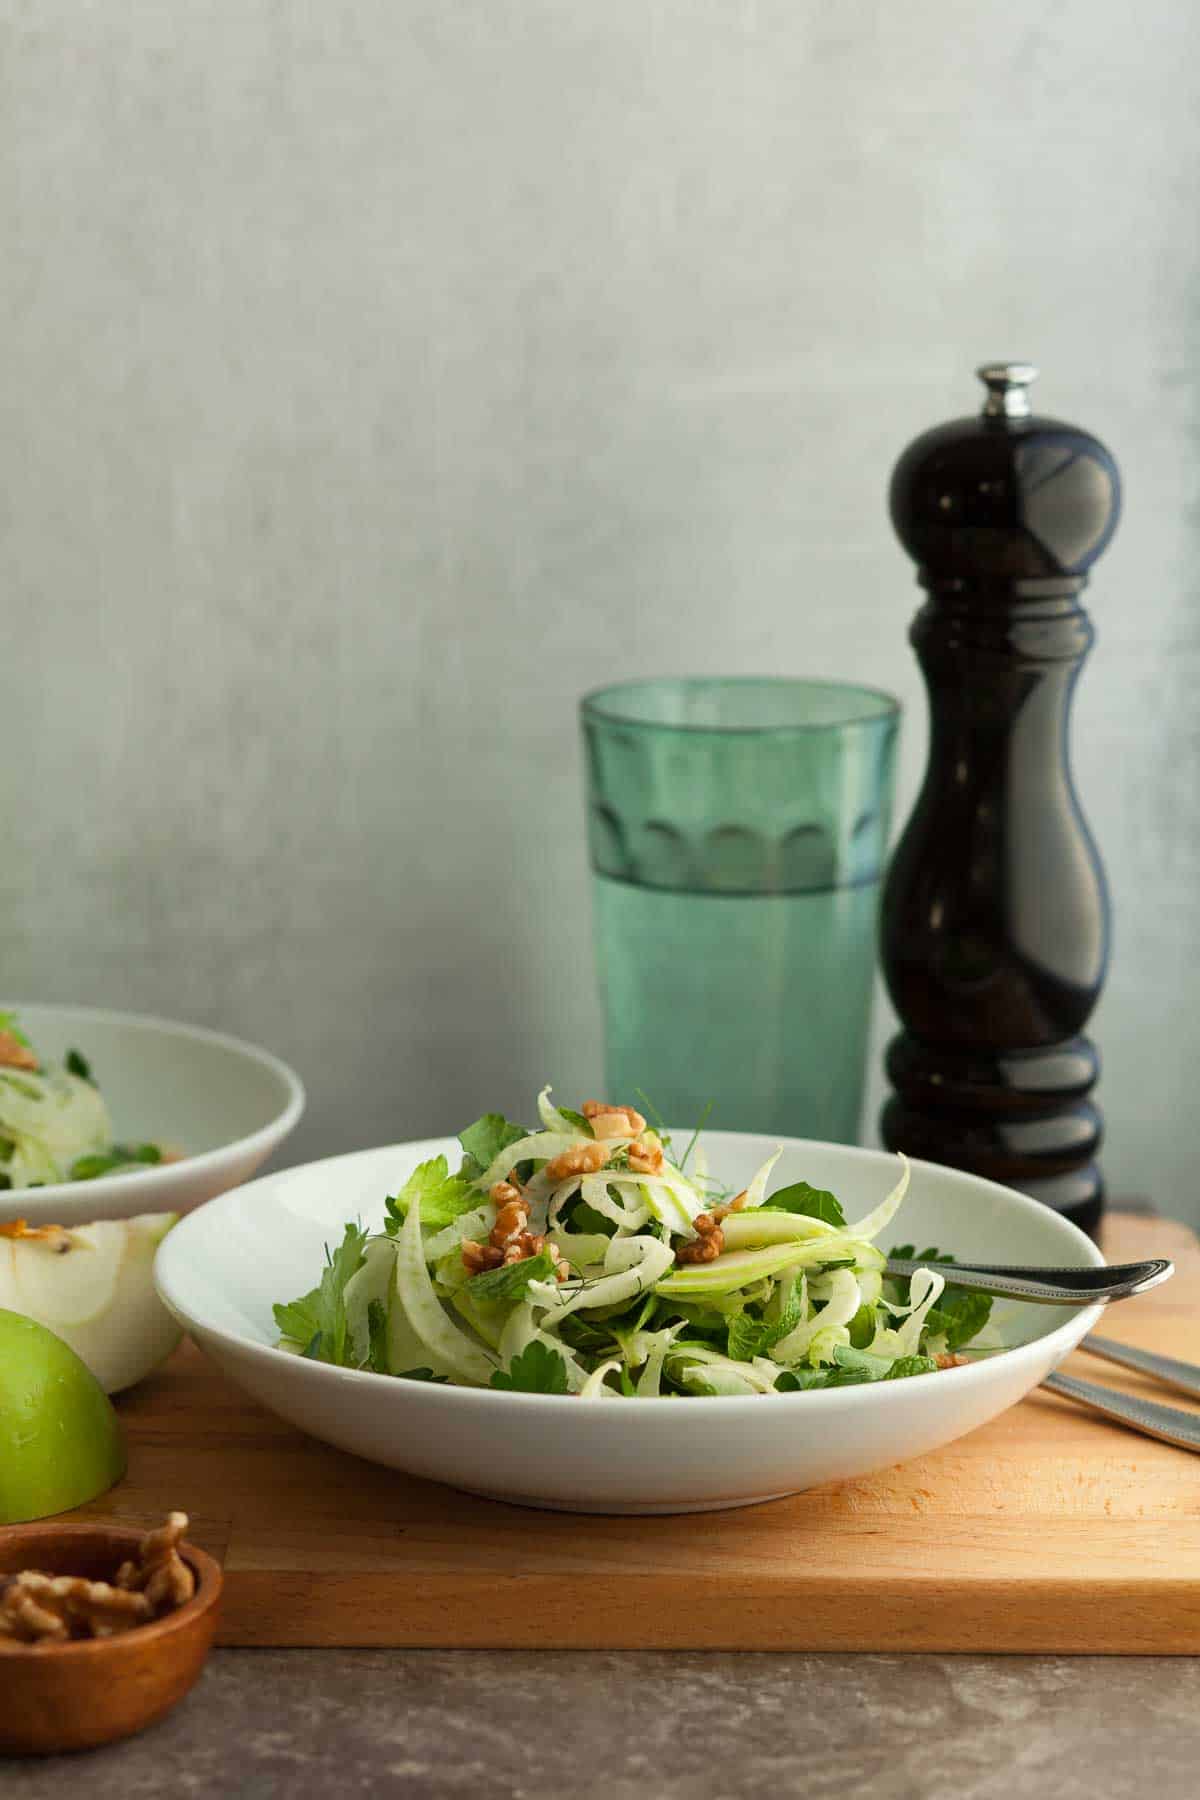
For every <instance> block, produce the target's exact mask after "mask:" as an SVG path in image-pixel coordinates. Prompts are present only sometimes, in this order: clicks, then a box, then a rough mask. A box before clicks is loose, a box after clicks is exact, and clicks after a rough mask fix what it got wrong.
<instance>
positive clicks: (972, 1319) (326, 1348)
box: [274, 1088, 991, 1399]
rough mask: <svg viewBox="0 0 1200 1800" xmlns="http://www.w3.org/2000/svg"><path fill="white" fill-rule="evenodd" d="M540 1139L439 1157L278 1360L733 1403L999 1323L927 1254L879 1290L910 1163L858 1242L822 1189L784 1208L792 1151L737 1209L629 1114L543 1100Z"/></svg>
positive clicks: (891, 1364)
mask: <svg viewBox="0 0 1200 1800" xmlns="http://www.w3.org/2000/svg"><path fill="white" fill-rule="evenodd" d="M538 1120H539V1124H538V1127H537V1128H536V1129H531V1128H528V1127H526V1126H524V1125H515V1124H512V1123H510V1121H509V1120H507V1119H505V1118H504V1117H503V1116H502V1115H501V1114H499V1113H488V1114H486V1115H485V1117H483V1118H482V1119H478V1120H477V1121H476V1122H475V1124H474V1125H470V1126H468V1127H467V1129H466V1130H465V1131H463V1132H461V1133H460V1136H459V1141H460V1143H461V1145H462V1160H461V1163H460V1165H459V1167H458V1168H457V1169H455V1170H454V1171H453V1172H451V1169H450V1166H449V1164H448V1162H447V1160H446V1158H445V1157H444V1156H437V1157H434V1158H433V1159H432V1160H431V1161H429V1162H425V1163H422V1164H421V1165H420V1167H419V1168H417V1169H416V1170H414V1172H413V1174H412V1175H411V1176H410V1177H409V1179H408V1181H407V1182H405V1184H404V1186H403V1188H402V1189H401V1190H400V1192H399V1193H398V1194H393V1195H391V1196H390V1197H389V1198H388V1200H387V1208H386V1220H385V1223H384V1226H383V1229H382V1230H381V1231H380V1232H378V1233H374V1232H369V1231H366V1230H364V1229H363V1227H362V1226H361V1225H360V1224H348V1225H347V1226H346V1227H345V1233H344V1236H343V1239H342V1242H341V1243H340V1244H339V1245H337V1246H336V1248H330V1247H328V1246H327V1247H326V1251H325V1258H326V1266H325V1268H324V1271H323V1272H322V1274H321V1279H320V1281H319V1283H318V1285H317V1286H316V1287H314V1288H313V1289H312V1290H311V1292H309V1293H307V1294H305V1295H303V1296H302V1297H301V1298H300V1299H297V1300H292V1301H289V1302H287V1303H286V1304H280V1305H277V1306H276V1307H275V1309H274V1311H275V1322H276V1325H277V1326H278V1329H279V1332H280V1347H281V1348H283V1349H286V1350H291V1351H293V1352H295V1353H297V1354H299V1355H301V1356H306V1357H310V1358H315V1359H316V1360H318V1361H321V1362H328V1363H336V1364H338V1365H340V1366H342V1367H345V1368H353V1369H367V1370H373V1371H374V1372H375V1373H376V1374H381V1375H392V1376H399V1377H401V1378H403V1379H406V1380H410V1381H440V1382H450V1383H453V1384H455V1385H457V1386H465V1387H493V1388H501V1389H508V1390H510V1391H514V1390H515V1391H519V1392H524V1393H541V1394H579V1395H582V1396H583V1397H584V1398H585V1399H599V1398H605V1397H609V1396H612V1397H619V1396H622V1395H624V1396H627V1397H629V1398H634V1399H647V1398H655V1397H659V1396H667V1395H678V1396H681V1397H686V1396H698V1395H738V1396H743V1395H751V1394H771V1393H781V1392H783V1393H786V1392H793V1391H796V1390H800V1389H808V1388H829V1387H845V1386H851V1385H856V1384H859V1383H863V1382H871V1381H894V1380H897V1379H899V1378H901V1377H906V1376H911V1375H923V1374H927V1373H931V1372H933V1371H934V1370H936V1369H938V1368H941V1367H945V1366H947V1365H948V1364H950V1363H953V1362H960V1361H963V1360H965V1359H964V1357H963V1356H962V1354H961V1352H962V1347H963V1345H965V1344H966V1343H968V1342H969V1341H971V1340H972V1339H974V1338H975V1337H976V1336H977V1334H978V1333H979V1332H980V1331H981V1330H982V1329H983V1327H984V1326H985V1325H986V1324H987V1321H988V1315H989V1312H990V1308H991V1301H990V1300H989V1299H988V1298H987V1297H986V1296H985V1295H980V1294H975V1293H968V1292H967V1291H966V1290H965V1289H962V1288H955V1286H954V1285H953V1282H952V1281H948V1280H947V1274H946V1265H947V1264H949V1263H951V1262H952V1261H953V1259H952V1258H950V1257H946V1256H943V1255H941V1254H940V1253H939V1252H938V1251H936V1250H928V1251H924V1252H922V1253H921V1257H920V1259H919V1260H920V1261H921V1262H922V1263H923V1264H928V1266H926V1267H922V1268H920V1269H919V1270H918V1271H917V1272H916V1273H915V1274H914V1275H913V1277H912V1279H911V1281H898V1280H893V1279H892V1278H890V1277H888V1276H887V1275H886V1274H885V1269H884V1265H885V1258H884V1255H883V1253H882V1252H881V1251H880V1250H879V1249H878V1248H877V1246H876V1240H877V1238H878V1237H879V1235H880V1233H881V1232H882V1231H884V1230H885V1229H886V1228H887V1226H889V1225H890V1224H891V1221H892V1219H893V1217H894V1216H895V1214H896V1212H897V1209H898V1208H899V1206H900V1204H901V1202H902V1200H903V1199H904V1195H905V1193H906V1191H907V1188H908V1183H909V1169H908V1164H907V1162H905V1160H904V1158H903V1157H901V1158H900V1164H901V1171H900V1176H899V1179H898V1181H897V1182H896V1185H895V1186H894V1187H893V1188H892V1190H891V1192H890V1193H889V1194H887V1195H886V1196H884V1197H883V1198H882V1199H881V1200H880V1202H879V1204H878V1205H877V1206H876V1207H875V1208H874V1209H873V1210H872V1211H871V1212H869V1213H868V1214H867V1215H866V1217H865V1218H861V1219H857V1220H855V1221H854V1222H852V1223H849V1224H848V1223H847V1221H846V1218H845V1216H844V1214H843V1211H842V1207H841V1205H840V1203H839V1201H838V1200H837V1198H836V1196H835V1195H834V1194H832V1193H830V1192H829V1191H828V1190H826V1189H822V1188H815V1187H811V1186H809V1184H808V1183H807V1182H804V1181H800V1182H791V1183H789V1184H788V1185H787V1186H785V1187H781V1188H776V1189H772V1187H771V1177H772V1173H773V1171H774V1168H775V1165H776V1163H777V1162H778V1160H779V1156H780V1155H781V1154H782V1152H781V1151H777V1152H776V1154H775V1155H774V1156H772V1157H770V1158H769V1159H768V1160H767V1161H766V1162H765V1163H764V1164H763V1165H762V1167H761V1168H760V1169H758V1170H757V1171H755V1172H754V1173H753V1174H751V1176H750V1179H749V1181H748V1182H747V1185H746V1187H745V1188H744V1189H743V1190H742V1191H741V1192H739V1193H726V1192H724V1191H723V1190H721V1189H720V1188H719V1186H718V1185H717V1184H716V1183H715V1182H713V1181H712V1180H711V1179H710V1178H709V1176H708V1174H707V1169H706V1164H705V1160H704V1156H703V1150H702V1147H701V1146H700V1145H699V1144H698V1141H697V1137H696V1136H693V1138H692V1140H691V1142H690V1143H689V1144H688V1145H687V1146H686V1147H685V1148H684V1150H683V1151H682V1153H681V1154H679V1155H678V1159H676V1151H675V1147H674V1145H673V1144H672V1142H671V1140H670V1137H669V1136H668V1135H667V1133H666V1132H665V1131H664V1130H661V1129H659V1130H654V1129H652V1128H650V1127H649V1126H648V1125H647V1123H646V1120H645V1118H644V1117H643V1116H642V1114H641V1113H639V1112H638V1111H637V1110H636V1109H635V1108H633V1107H631V1106H612V1105H608V1104H606V1103H604V1102H601V1101H588V1102H586V1103H585V1104H584V1106H583V1107H582V1109H581V1110H580V1111H578V1112H576V1111H573V1110H570V1109H567V1108H560V1107H556V1106H555V1105H554V1104H553V1103H552V1101H551V1097H550V1090H549V1089H548V1088H547V1089H544V1090H543V1092H542V1093H541V1094H540V1095H539V1097H538ZM896 1254H897V1255H903V1256H909V1257H911V1256H913V1254H914V1252H913V1250H912V1247H911V1246H908V1245H906V1246H903V1247H898V1248H897V1250H896ZM938 1265H941V1266H938Z"/></svg>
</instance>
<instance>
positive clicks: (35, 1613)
mask: <svg viewBox="0 0 1200 1800" xmlns="http://www.w3.org/2000/svg"><path fill="white" fill-rule="evenodd" d="M181 1566H182V1565H181ZM153 1617H154V1604H153V1602H152V1601H151V1600H150V1598H149V1596H148V1595H146V1594H135V1593H129V1592H128V1591H126V1590H125V1589H123V1588H119V1587H110V1585H109V1583H108V1582H107V1581H88V1580H86V1579H85V1578H84V1577H83V1576H82V1575H43V1574H42V1573H41V1572H40V1571H39V1570H36V1569H26V1570H24V1571H23V1572H22V1573H21V1574H20V1575H14V1576H12V1577H11V1579H10V1580H8V1581H7V1582H5V1584H4V1587H3V1589H2V1590H0V1622H2V1623H0V1629H3V1630H5V1631H7V1633H8V1635H9V1636H11V1637H16V1638H21V1639H23V1640H24V1641H25V1642H26V1643H37V1642H38V1641H40V1640H42V1639H48V1640H51V1641H59V1642H61V1641H62V1640H63V1639H65V1638H71V1637H98V1638H103V1637H116V1636H117V1635H118V1633H120V1632H122V1631H131V1630H132V1629H133V1627H134V1626H135V1625H144V1624H145V1623H146V1622H147V1620H149V1619H152V1618H153Z"/></svg>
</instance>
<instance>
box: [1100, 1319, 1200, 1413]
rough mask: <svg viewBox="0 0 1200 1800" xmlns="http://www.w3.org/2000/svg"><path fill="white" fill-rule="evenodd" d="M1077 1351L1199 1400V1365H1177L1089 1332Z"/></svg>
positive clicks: (1150, 1352) (1173, 1358)
mask: <svg viewBox="0 0 1200 1800" xmlns="http://www.w3.org/2000/svg"><path fill="white" fill-rule="evenodd" d="M1079 1348H1080V1349H1081V1350H1089V1351H1090V1352H1091V1354H1092V1355H1093V1356H1102V1357H1103V1358H1104V1359H1105V1361H1106V1362H1112V1363H1120V1365H1121V1367H1122V1368H1123V1369H1136V1370H1137V1372H1138V1374H1139V1375H1152V1376H1153V1377H1154V1379H1155V1380H1156V1381H1161V1382H1162V1383H1163V1385H1164V1386H1165V1387H1171V1388H1175V1389H1177V1390H1178V1392H1179V1393H1181V1394H1191V1395H1192V1396H1193V1398H1195V1399H1198V1400H1200V1365H1197V1364H1196V1363H1188V1362H1179V1361H1178V1360H1177V1359H1176V1358H1175V1357H1174V1356H1158V1355H1156V1353H1155V1352H1154V1351H1153V1350H1138V1349H1135V1347H1134V1346H1133V1345H1132V1344H1118V1343H1117V1342H1116V1341H1115V1339H1113V1338H1106V1337H1098V1336H1097V1335H1096V1333H1095V1332H1089V1334H1088V1336H1087V1337H1085V1338H1084V1340H1083V1342H1082V1344H1080V1346H1079Z"/></svg>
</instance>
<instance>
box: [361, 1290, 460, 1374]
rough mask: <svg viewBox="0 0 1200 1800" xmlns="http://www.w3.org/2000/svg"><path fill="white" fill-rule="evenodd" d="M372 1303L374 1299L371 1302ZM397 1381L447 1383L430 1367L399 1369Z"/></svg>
mask: <svg viewBox="0 0 1200 1800" xmlns="http://www.w3.org/2000/svg"><path fill="white" fill-rule="evenodd" d="M371 1304H372V1305H374V1301H372V1303H371ZM396 1380H397V1381H436V1382H439V1383H440V1384H441V1386H442V1387H445V1386H446V1385H447V1380H446V1377H445V1376H444V1375H435V1374H434V1372H433V1370H432V1369H401V1370H400V1372H399V1374H398V1375H397V1376H396Z"/></svg>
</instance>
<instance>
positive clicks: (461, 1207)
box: [383, 1156, 479, 1237]
mask: <svg viewBox="0 0 1200 1800" xmlns="http://www.w3.org/2000/svg"><path fill="white" fill-rule="evenodd" d="M414 1200H415V1201H416V1202H417V1203H418V1204H419V1206H420V1208H421V1223H422V1225H428V1226H430V1227H432V1229H433V1230H435V1231H440V1230H441V1229H442V1227H443V1226H444V1225H451V1224H453V1222H454V1220H455V1219H457V1217H458V1215H459V1214H460V1213H464V1212H469V1211H470V1209H471V1207H472V1206H477V1205H478V1204H479V1194H478V1192H477V1190H476V1189H475V1188H473V1187H472V1185H471V1183H470V1182H469V1181H464V1180H463V1179H462V1178H461V1176H458V1175H451V1173H450V1168H449V1165H448V1163H447V1162H446V1159H445V1157H444V1156H434V1157H431V1158H430V1160H429V1161H428V1162H423V1163H421V1164H419V1165H418V1167H417V1168H415V1169H414V1170H413V1172H412V1174H411V1175H410V1176H409V1178H408V1180H407V1181H406V1182H405V1184H404V1186H403V1187H402V1188H401V1189H400V1192H399V1193H398V1194H390V1195H389V1196H388V1200H387V1213H388V1216H387V1219H386V1221H385V1223H384V1227H383V1228H384V1230H385V1231H386V1232H387V1234H388V1236H389V1237H395V1235H396V1233H397V1232H398V1231H399V1229H400V1227H401V1225H403V1223H404V1221H405V1219H406V1218H407V1216H408V1209H409V1207H410V1206H411V1205H412V1204H413V1202H414Z"/></svg>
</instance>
